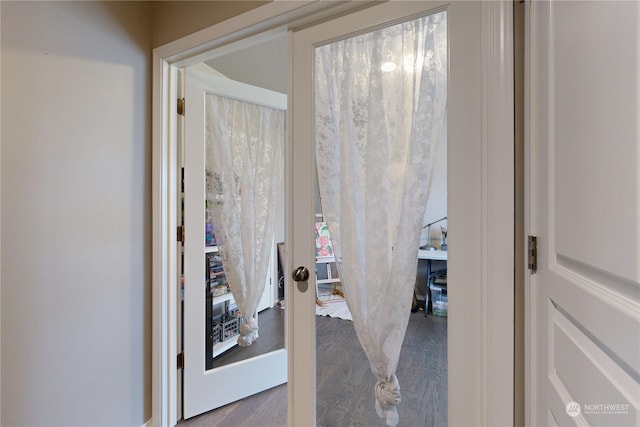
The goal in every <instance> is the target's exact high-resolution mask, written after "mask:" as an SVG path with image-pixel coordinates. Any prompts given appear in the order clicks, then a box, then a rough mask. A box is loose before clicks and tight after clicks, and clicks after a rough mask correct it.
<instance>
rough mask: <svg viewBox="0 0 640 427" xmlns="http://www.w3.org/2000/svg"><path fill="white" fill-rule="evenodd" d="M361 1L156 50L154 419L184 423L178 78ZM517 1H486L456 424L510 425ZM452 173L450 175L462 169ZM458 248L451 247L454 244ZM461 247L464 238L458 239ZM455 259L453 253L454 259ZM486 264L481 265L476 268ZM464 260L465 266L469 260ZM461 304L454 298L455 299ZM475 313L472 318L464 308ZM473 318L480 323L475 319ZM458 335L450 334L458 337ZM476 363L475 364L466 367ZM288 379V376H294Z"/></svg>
mask: <svg viewBox="0 0 640 427" xmlns="http://www.w3.org/2000/svg"><path fill="white" fill-rule="evenodd" d="M362 5H363V2H350V3H348V4H344V3H339V2H337V3H333V2H325V1H323V2H318V1H297V2H272V3H269V4H266V5H264V6H261V7H259V8H257V9H254V10H251V11H249V12H247V13H244V14H242V15H238V16H236V17H234V18H231V19H229V20H227V21H224V22H222V23H219V24H216V25H214V26H212V27H209V28H207V29H204V30H202V31H199V32H196V33H194V34H191V35H189V36H186V37H183V38H181V39H178V40H176V41H173V42H171V43H168V44H166V45H163V46H161V47H158V48H156V49H154V50H153V89H152V92H153V101H152V114H153V115H152V117H153V119H152V120H153V123H152V141H153V142H152V145H153V148H152V150H153V154H152V162H153V164H152V197H153V204H152V209H153V231H152V235H153V261H152V281H153V282H152V288H153V300H152V310H153V316H152V322H153V323H152V390H153V392H152V419H151V425H154V426H173V425H175V424H176V422H177V420H178V396H177V388H178V387H177V377H178V372H177V368H176V355H177V348H178V346H177V325H178V319H177V304H178V300H177V295H178V292H177V291H178V281H177V277H178V274H177V271H176V270H175V269H176V266H177V259H178V253H177V244H176V241H175V233H176V227H177V214H176V213H177V201H178V197H177V194H178V193H177V191H178V187H177V184H178V179H177V177H178V171H179V167H178V161H177V159H178V148H177V147H178V127H177V118H176V114H174V112H175V111H176V108H177V97H178V96H177V89H178V88H177V70H178V68H179V67H185V66H189V65H193V64H196V63H199V62H201V61H202V60H203V58H204V57H205V56H206V55H207V53H208V52H209V51H211V50H212V49H215V48H217V47H220V46H223V45H225V44H228V43H231V42H233V41H237V40H241V39H243V38H245V37H248V36H252V35H255V34H259V33H263V32H266V31H270V30H273V29H276V28H282V27H283V26H285V25H293V23H295V24H296V25H297V26H301V25H304V24H306V23H310V22H313V21H316V20H319V19H321V18H325V17H328V16H331V15H335V14H339V13H343V12H344V11H345V10H346V9H349V8H355V7H362ZM512 6H513V5H512V2H511V1H508V0H507V1H500V2H482V4H481V15H482V16H481V26H482V49H481V53H480V54H481V55H482V64H483V66H482V69H481V70H478V71H479V72H480V73H481V78H482V105H481V106H479V107H480V108H479V111H478V115H479V117H481V118H480V120H481V122H482V129H483V132H482V135H481V147H480V153H481V155H482V161H481V167H480V169H481V171H482V182H481V194H479V195H476V196H477V197H478V198H479V200H478V202H479V204H480V206H481V210H480V211H481V214H480V218H476V220H475V221H474V223H477V224H480V230H475V231H474V233H477V234H478V237H479V242H480V245H479V253H475V254H474V258H475V260H476V261H474V262H475V263H476V264H479V265H480V268H479V271H470V272H468V273H465V274H459V275H458V278H462V279H469V280H471V281H472V283H467V284H466V286H469V287H472V288H473V291H472V292H470V293H469V295H462V294H461V295H460V298H459V299H458V301H459V302H458V304H459V305H458V306H457V307H452V309H453V310H456V309H460V312H459V313H460V315H459V316H456V315H455V314H454V312H452V313H451V315H450V318H449V338H448V347H449V351H448V354H449V360H448V367H449V368H448V369H449V372H448V378H449V381H448V384H449V385H448V412H449V424H451V425H461V424H465V425H511V424H513V402H514V395H513V355H514V350H513V342H514V341H513V333H514V328H513V305H514V302H513V295H514V294H513V279H514V277H513V265H514V255H513V254H514V251H513V248H514V244H513V236H514V230H513V189H514V178H513V176H514V174H513V167H514V162H513V149H514V142H513V141H514V136H513V15H512ZM458 166H459V167H464V166H463V165H455V164H450V165H449V168H448V170H449V173H451V171H452V170H454V168H456V167H458ZM451 237H452V241H453V237H454V236H451ZM462 240H464V239H462ZM452 255H453V252H452ZM478 259H479V260H480V263H478V262H477V260H478ZM459 261H461V262H464V261H465V260H464V259H460V260H459ZM453 300H454V302H455V299H453ZM467 307H470V308H472V310H471V311H470V312H465V314H463V313H462V312H463V311H464V309H465V308H467ZM469 313H473V314H474V315H475V317H474V315H471V316H469ZM452 331H453V332H452ZM470 359H473V360H470ZM290 380H292V378H290Z"/></svg>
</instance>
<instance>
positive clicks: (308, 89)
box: [287, 1, 513, 427]
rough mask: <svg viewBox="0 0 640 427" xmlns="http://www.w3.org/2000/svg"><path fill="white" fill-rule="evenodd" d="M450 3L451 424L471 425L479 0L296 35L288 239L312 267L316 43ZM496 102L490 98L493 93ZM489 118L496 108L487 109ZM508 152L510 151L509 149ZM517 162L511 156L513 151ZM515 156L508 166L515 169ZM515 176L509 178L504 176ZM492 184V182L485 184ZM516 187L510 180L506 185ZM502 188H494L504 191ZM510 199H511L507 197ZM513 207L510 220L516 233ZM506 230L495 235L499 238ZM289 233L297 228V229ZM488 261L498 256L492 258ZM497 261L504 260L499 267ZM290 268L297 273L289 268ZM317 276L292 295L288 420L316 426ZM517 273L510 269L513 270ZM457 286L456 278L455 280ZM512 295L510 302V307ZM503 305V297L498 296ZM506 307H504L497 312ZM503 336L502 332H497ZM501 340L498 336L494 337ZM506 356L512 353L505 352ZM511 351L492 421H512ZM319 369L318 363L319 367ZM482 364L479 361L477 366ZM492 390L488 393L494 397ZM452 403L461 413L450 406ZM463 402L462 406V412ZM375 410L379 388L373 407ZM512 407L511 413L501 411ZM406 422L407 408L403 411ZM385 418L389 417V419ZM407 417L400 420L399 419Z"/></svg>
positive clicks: (403, 9) (392, 10) (478, 276)
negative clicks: (513, 161)
mask: <svg viewBox="0 0 640 427" xmlns="http://www.w3.org/2000/svg"><path fill="white" fill-rule="evenodd" d="M444 9H446V11H447V20H448V25H449V27H448V28H449V40H450V44H449V46H450V48H449V50H450V53H449V55H450V56H449V61H450V65H449V73H450V80H449V81H450V84H449V97H448V99H449V101H448V124H449V126H448V142H447V146H448V164H449V166H448V171H449V176H448V205H449V208H448V213H449V225H450V227H451V229H452V230H453V229H455V230H456V232H455V233H453V235H452V236H450V240H449V250H450V251H449V278H450V280H455V282H456V286H455V287H453V289H452V290H451V292H450V293H449V304H450V305H449V306H450V307H454V306H455V310H453V312H451V311H450V315H449V319H448V321H449V327H450V329H449V337H450V339H449V348H450V349H451V348H454V349H455V351H451V350H450V351H449V353H448V355H449V363H448V365H449V375H448V378H449V385H448V387H449V422H450V423H452V424H460V425H462V424H467V425H471V424H474V423H479V421H478V420H479V419H480V417H481V416H482V415H481V410H480V407H481V402H480V398H479V396H480V395H481V393H483V391H481V390H480V387H479V384H481V382H482V379H480V378H477V377H474V373H473V369H475V368H476V367H478V366H479V364H480V359H481V358H480V357H478V358H476V360H475V361H474V362H473V364H474V365H473V367H472V368H470V365H469V360H468V355H469V353H470V352H476V351H478V350H479V348H480V342H481V339H482V338H481V337H482V335H483V329H481V327H480V325H481V324H482V323H483V321H482V316H483V315H484V314H483V313H482V312H481V309H480V308H481V306H482V305H481V303H480V301H482V292H485V291H483V290H482V289H481V287H480V286H476V284H477V283H478V282H482V277H484V276H486V274H485V273H483V271H482V265H481V257H480V256H479V254H480V253H482V251H483V247H484V246H483V242H482V240H481V231H482V228H483V227H484V226H485V223H484V222H482V221H483V220H482V218H485V217H484V215H485V214H484V211H482V206H481V203H480V198H479V197H478V195H479V194H481V193H482V192H483V188H484V187H482V182H483V179H482V177H483V175H482V173H483V171H482V168H481V165H482V158H483V153H482V152H481V147H482V145H483V143H482V139H481V136H482V135H483V129H482V121H481V120H480V118H481V116H482V114H481V112H482V90H481V88H482V80H481V76H480V73H479V72H478V71H477V70H480V69H482V66H481V61H482V58H481V55H480V53H481V51H482V46H481V44H480V40H481V39H482V37H481V22H482V21H481V19H480V17H481V6H480V2H452V3H450V4H447V2H439V1H433V2H429V1H424V2H404V1H399V2H385V3H382V4H379V5H376V6H373V7H370V8H368V9H365V10H362V11H359V12H355V13H352V14H350V15H347V16H343V17H340V18H337V19H334V20H330V21H327V22H324V23H322V24H319V25H316V26H312V27H309V28H306V29H303V30H301V31H297V32H294V33H293V47H292V56H293V72H292V79H293V80H292V88H293V91H292V93H291V94H290V95H291V96H292V97H293V105H294V106H295V108H293V109H292V112H291V115H292V133H291V141H290V145H289V150H288V154H287V156H288V159H287V162H288V163H287V164H288V165H291V168H290V169H289V170H288V174H289V175H288V179H287V182H289V185H290V186H291V187H290V189H289V191H290V193H289V194H292V197H291V198H290V200H289V201H288V204H287V209H288V212H290V213H291V215H290V218H291V220H290V221H289V223H288V228H287V232H288V233H292V235H293V239H291V240H287V244H288V245H289V247H288V248H287V252H288V257H287V260H288V265H289V266H292V267H293V268H296V267H298V266H301V267H306V268H307V269H308V270H309V271H311V272H312V271H313V266H314V265H315V260H314V234H313V232H312V231H313V229H314V213H315V212H314V192H313V188H314V185H315V176H314V174H315V164H314V140H315V135H314V106H313V100H314V95H313V88H314V85H313V82H314V80H313V66H314V54H315V47H316V46H321V45H323V44H326V43H329V42H331V41H334V40H338V39H343V38H347V37H349V36H351V35H355V34H361V33H364V32H366V31H373V30H374V29H376V28H379V27H381V26H384V25H389V24H391V23H395V22H398V21H399V20H409V19H411V18H412V17H417V16H420V15H423V14H427V13H430V12H432V11H433V12H435V11H442V10H444ZM487 102H488V101H487ZM489 116H490V114H489ZM505 152H506V153H507V154H508V153H509V151H508V149H507V150H506V151H505ZM507 157H508V158H509V160H508V161H511V159H512V157H509V156H508V155H507ZM510 167H511V165H509V164H507V165H505V166H504V168H503V170H504V171H508V170H510V169H509V168H510ZM504 181H505V182H507V183H508V178H506V179H505V180H504ZM484 191H486V189H485V190H484ZM509 192H510V193H512V187H510V188H507V193H509ZM497 193H498V191H496V194H497ZM504 200H506V203H507V205H508V206H509V207H510V206H513V204H512V203H511V204H510V205H509V203H508V202H509V199H508V197H506V198H505V199H504ZM510 221H512V215H511V218H509V215H507V218H506V220H504V221H503V222H502V224H503V225H504V226H505V227H506V229H507V230H508V231H505V233H506V234H505V235H507V236H508V235H509V233H511V229H509V224H512V222H510ZM499 234H500V233H499V231H498V232H496V233H495V234H494V235H493V236H492V238H493V239H495V240H494V241H498V240H499V238H497V237H496V236H498V235H499ZM290 235H291V234H290ZM509 249H510V247H509V246H508V244H507V245H505V246H501V247H500V248H499V250H498V252H501V251H502V250H507V252H509ZM487 259H492V257H491V256H488V257H487ZM510 260H511V258H509V257H508V256H505V257H504V258H503V259H501V261H502V262H503V263H506V264H508V263H509V262H510ZM498 269H499V268H498ZM289 274H291V273H289ZM310 276H311V277H310V278H309V281H307V282H300V283H298V284H297V285H296V284H294V285H293V286H292V288H291V289H292V291H291V292H290V294H289V297H288V302H287V303H288V305H289V307H290V312H289V337H293V338H292V341H291V342H292V347H291V348H290V356H291V358H290V370H289V405H288V408H289V425H290V426H296V427H297V426H313V425H316V407H315V405H316V403H315V402H316V400H315V391H316V389H315V379H316V363H315V360H316V359H315V357H316V356H315V348H316V343H315V321H314V317H315V295H314V289H315V286H314V285H315V283H314V281H315V278H314V277H313V274H311V275H310ZM511 278H512V275H511ZM450 287H451V286H450ZM501 298H505V299H507V300H508V299H509V293H508V292H506V293H502V294H501V295H500V296H499V298H498V299H501ZM510 304H511V303H509V302H507V303H506V305H505V307H508V306H510ZM496 305H497V306H498V305H499V302H497V300H496ZM500 316H502V314H500V315H498V317H500ZM510 316H511V313H508V312H505V315H504V317H505V318H506V319H507V321H506V322H501V324H502V325H504V327H505V334H504V336H506V335H508V334H509V329H508V328H509V325H510V323H509V321H508V319H509V318H510ZM496 334H499V333H498V332H496ZM497 342H501V341H500V339H499V338H496V339H495V341H494V343H493V344H494V345H495V343H497ZM503 358H504V359H505V360H504V361H503V360H502V359H503ZM512 361H513V360H512V353H510V350H509V349H508V346H507V350H505V351H504V352H501V353H500V355H498V356H496V358H495V363H496V364H497V365H498V366H500V369H499V370H496V371H495V372H493V371H492V373H491V378H492V384H493V385H494V387H495V388H492V389H491V391H494V390H495V389H497V388H499V387H497V385H502V384H504V385H505V387H504V390H509V391H508V392H506V393H505V394H501V395H500V397H504V398H502V399H501V400H500V401H499V402H500V406H501V408H502V409H501V410H497V411H495V413H494V414H492V415H493V417H494V418H487V419H493V420H498V419H499V420H503V419H510V418H509V414H510V409H507V410H504V408H510V404H511V401H510V400H509V399H510V398H511V397H512V396H511V395H510V394H509V393H510V391H511V390H512V383H511V382H510V378H511V370H510V369H509V367H510V366H512ZM318 369H320V368H318ZM479 369H480V368H478V370H479ZM492 397H494V396H489V397H488V398H487V399H491V398H492ZM452 408H453V411H452ZM458 409H459V410H458ZM371 410H372V411H373V410H374V409H373V393H372V406H371ZM496 414H499V415H498V416H496ZM504 414H506V416H505V417H504V418H502V417H503V415H504ZM400 418H401V420H402V416H401V417H400ZM381 423H382V421H381ZM400 423H401V424H402V421H400Z"/></svg>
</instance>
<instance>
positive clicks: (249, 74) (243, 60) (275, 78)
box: [205, 33, 289, 94]
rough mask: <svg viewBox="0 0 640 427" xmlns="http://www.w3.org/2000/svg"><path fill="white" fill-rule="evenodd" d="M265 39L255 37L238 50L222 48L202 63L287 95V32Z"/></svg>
mask: <svg viewBox="0 0 640 427" xmlns="http://www.w3.org/2000/svg"><path fill="white" fill-rule="evenodd" d="M264 39H265V40H261V39H260V38H258V39H257V40H256V41H255V42H254V43H251V44H250V45H249V46H244V47H241V48H240V49H225V50H221V51H220V52H222V53H220V54H219V55H217V56H216V57H215V58H213V59H210V60H207V61H205V64H207V65H208V66H210V67H211V68H213V69H215V70H216V71H218V72H220V73H222V74H224V75H225V76H226V77H228V78H230V79H233V80H237V81H239V82H242V83H247V84H250V85H253V86H259V87H262V88H265V89H270V90H274V91H276V92H280V93H285V94H286V93H287V88H288V70H289V56H288V39H287V35H286V33H284V34H282V35H279V36H277V37H265V38H264Z"/></svg>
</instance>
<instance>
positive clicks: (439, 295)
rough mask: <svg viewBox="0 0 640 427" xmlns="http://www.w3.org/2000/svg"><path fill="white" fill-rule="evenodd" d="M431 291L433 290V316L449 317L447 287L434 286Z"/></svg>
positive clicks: (430, 287)
mask: <svg viewBox="0 0 640 427" xmlns="http://www.w3.org/2000/svg"><path fill="white" fill-rule="evenodd" d="M429 289H430V290H431V310H432V313H433V315H434V316H439V317H447V312H448V304H447V287H446V286H443V285H435V284H432V285H431V286H429Z"/></svg>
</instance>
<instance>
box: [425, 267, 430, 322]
mask: <svg viewBox="0 0 640 427" xmlns="http://www.w3.org/2000/svg"><path fill="white" fill-rule="evenodd" d="M430 277H431V260H430V259H428V260H427V288H426V289H425V292H424V294H425V301H424V317H427V316H428V315H429V303H430V302H431V287H430V286H429V278H430Z"/></svg>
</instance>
